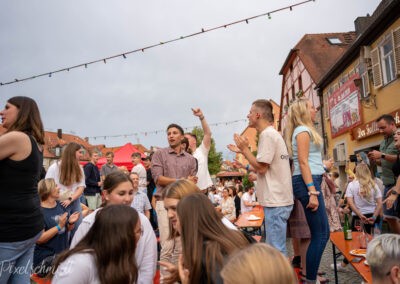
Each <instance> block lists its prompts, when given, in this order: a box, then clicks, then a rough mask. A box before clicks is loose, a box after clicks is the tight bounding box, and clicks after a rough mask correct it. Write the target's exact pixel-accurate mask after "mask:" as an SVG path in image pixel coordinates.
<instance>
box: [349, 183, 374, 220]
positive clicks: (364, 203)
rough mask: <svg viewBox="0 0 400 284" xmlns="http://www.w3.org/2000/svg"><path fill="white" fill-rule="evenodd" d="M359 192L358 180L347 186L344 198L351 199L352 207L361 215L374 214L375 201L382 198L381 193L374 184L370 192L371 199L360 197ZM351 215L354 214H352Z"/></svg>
mask: <svg viewBox="0 0 400 284" xmlns="http://www.w3.org/2000/svg"><path fill="white" fill-rule="evenodd" d="M359 192H360V183H359V181H358V180H354V181H352V182H351V183H349V185H348V186H347V190H346V197H353V199H354V205H355V206H356V207H357V208H358V210H360V212H361V214H370V213H374V211H375V208H376V199H377V198H380V197H382V193H381V191H380V189H379V187H378V185H376V184H375V188H374V189H373V190H371V197H370V198H369V199H368V200H367V199H366V198H363V197H361V195H360V194H359ZM352 215H353V216H355V215H356V214H355V213H354V212H352Z"/></svg>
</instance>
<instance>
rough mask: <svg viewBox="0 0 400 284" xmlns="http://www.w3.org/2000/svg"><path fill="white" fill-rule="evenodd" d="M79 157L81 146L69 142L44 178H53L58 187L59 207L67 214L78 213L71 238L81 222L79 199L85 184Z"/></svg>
mask: <svg viewBox="0 0 400 284" xmlns="http://www.w3.org/2000/svg"><path fill="white" fill-rule="evenodd" d="M81 157H82V147H81V145H79V144H78V143H75V142H71V143H69V144H68V145H67V147H65V149H64V150H63V152H62V154H61V160H60V161H57V162H55V163H53V164H52V165H51V166H50V167H49V169H48V171H47V173H46V178H53V179H54V180H55V182H56V184H57V185H58V186H59V187H60V202H61V205H62V206H64V207H65V208H66V209H67V210H68V213H69V214H73V213H75V212H79V213H80V216H79V219H78V221H76V223H75V226H74V229H73V230H72V231H71V238H72V237H73V236H74V234H75V232H76V230H77V229H78V227H79V225H80V224H81V222H82V214H81V213H82V208H81V202H80V197H81V195H82V193H83V190H84V188H85V186H86V184H85V175H84V173H83V168H82V167H81V166H80V164H79V160H80V158H81Z"/></svg>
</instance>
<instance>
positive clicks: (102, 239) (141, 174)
mask: <svg viewBox="0 0 400 284" xmlns="http://www.w3.org/2000/svg"><path fill="white" fill-rule="evenodd" d="M192 112H193V115H194V116H195V117H197V118H198V119H199V120H200V123H201V126H202V129H203V132H204V136H203V137H202V140H201V141H198V137H196V135H194V134H193V133H184V131H183V129H182V127H180V126H179V125H177V124H170V125H169V126H168V127H167V140H168V145H169V146H168V147H166V148H163V149H159V150H157V151H156V152H154V153H153V154H152V155H150V156H143V155H141V154H140V153H133V154H132V163H133V167H132V170H131V172H129V171H127V169H126V168H120V167H118V166H116V165H115V164H114V163H113V157H114V155H113V153H112V152H108V153H106V155H105V156H106V159H107V163H106V164H104V165H103V166H102V167H101V169H99V168H98V166H97V160H98V158H99V153H97V152H91V153H90V161H89V162H88V163H87V164H85V165H84V166H83V167H82V166H81V165H80V159H81V157H82V148H81V146H80V145H79V144H77V143H69V144H68V145H66V147H65V149H64V150H63V152H62V155H61V159H60V160H59V161H56V162H55V163H53V164H52V165H51V166H50V167H49V169H48V170H47V173H46V174H45V176H43V170H42V164H43V145H44V130H43V124H42V121H41V118H40V112H39V109H38V107H37V105H36V103H35V101H34V100H32V99H31V98H28V97H14V98H11V99H9V100H8V101H7V103H6V106H5V109H4V110H3V111H1V112H0V115H1V117H2V123H3V124H2V125H3V127H4V128H5V129H6V133H5V134H3V135H1V136H0V191H1V192H2V199H1V200H0V229H1V232H2V233H1V235H0V263H1V270H0V284H2V283H29V281H30V280H29V279H30V276H31V274H36V275H37V276H39V277H43V278H49V279H51V281H52V283H153V279H154V276H155V274H156V270H157V267H158V268H159V270H160V282H161V283H179V282H180V283H229V284H235V283H246V282H251V283H282V284H283V283H298V281H299V280H298V279H297V277H296V274H295V272H294V269H293V267H298V268H300V275H301V279H300V280H301V281H302V282H304V283H325V282H327V281H328V280H327V279H326V278H324V277H323V276H322V274H323V273H321V271H319V266H320V262H321V258H322V254H323V252H324V250H325V246H326V244H327V242H328V240H329V235H330V232H333V231H341V230H342V226H341V224H342V222H343V216H344V214H350V215H351V216H352V218H351V219H352V221H351V222H352V225H351V227H352V229H353V230H355V229H356V228H357V229H358V225H357V224H359V223H360V224H362V225H361V226H362V228H363V230H365V232H366V233H368V234H372V233H375V238H374V239H373V240H372V241H371V243H370V244H369V247H368V254H367V259H368V262H369V263H370V266H371V271H372V275H373V278H374V283H399V281H400V263H399V260H400V235H399V234H400V224H399V219H400V215H399V213H400V212H399V211H400V202H399V193H400V178H399V174H400V158H399V151H400V131H397V129H396V127H395V122H394V119H393V117H391V116H390V115H383V116H381V117H380V118H379V119H378V120H377V123H378V127H379V129H380V131H381V133H383V134H384V136H385V139H384V140H383V142H382V144H381V146H380V149H379V151H378V150H374V151H370V152H369V153H368V158H369V162H371V163H373V164H375V165H380V166H381V168H382V174H381V179H382V184H383V185H384V188H382V189H381V188H380V187H379V182H377V181H378V179H377V177H376V176H375V172H374V170H371V169H373V168H372V167H371V165H369V164H368V163H366V162H365V161H360V162H359V163H358V164H357V166H356V167H355V169H354V170H353V171H351V170H350V168H348V169H347V170H348V171H347V172H348V184H346V186H341V185H340V183H338V174H337V172H335V171H333V169H332V168H333V162H332V161H331V160H323V157H322V154H321V150H322V145H323V139H322V137H321V136H320V134H319V133H318V131H317V130H316V129H315V126H314V123H315V116H316V110H315V109H314V107H313V105H312V103H311V102H310V101H308V100H307V99H305V98H299V99H297V100H296V101H294V102H293V103H292V104H291V105H290V107H289V110H288V122H287V126H286V128H285V131H284V134H283V135H281V134H280V133H279V132H278V131H277V130H276V129H275V128H274V114H273V108H272V105H271V103H270V102H269V101H268V100H257V101H255V102H253V103H252V105H251V108H250V111H249V114H248V116H247V118H248V120H249V127H253V128H255V129H256V130H257V133H258V146H257V154H256V155H254V153H252V152H251V151H250V148H249V141H248V139H247V137H243V136H240V135H238V134H234V137H233V140H234V143H233V144H230V145H228V149H229V150H231V151H233V152H236V153H240V154H242V155H243V156H244V157H245V158H246V160H247V161H248V164H246V165H244V164H241V163H239V162H238V161H237V162H236V163H235V166H236V167H239V168H243V169H245V170H246V171H247V172H248V174H249V179H250V180H251V181H252V182H254V184H252V185H250V186H248V187H247V188H243V186H242V185H241V184H240V182H238V183H236V182H233V183H232V182H226V183H225V184H222V183H221V182H220V183H219V184H216V185H214V184H213V181H212V179H211V177H210V173H209V172H208V153H209V151H210V147H211V137H212V133H211V130H210V127H209V125H208V123H207V121H206V119H205V116H204V114H203V112H202V111H201V110H200V109H192ZM382 187H383V186H382ZM254 206H260V207H262V208H263V210H264V216H265V225H264V227H265V243H256V240H255V239H254V238H253V237H252V236H251V235H250V234H248V232H247V231H243V230H240V228H238V227H236V226H235V221H236V220H237V219H238V218H239V216H240V214H241V213H244V212H248V211H251V210H252V209H253V207H254ZM383 219H385V220H386V221H387V224H388V226H389V229H390V231H391V232H392V233H393V234H382V235H381V236H379V237H378V236H376V235H377V234H376V233H377V232H378V230H379V231H382V220H383ZM289 237H290V238H292V245H293V251H294V257H293V259H292V262H290V261H289V258H288V253H287V247H286V240H287V238H289ZM157 260H159V261H158V262H157ZM347 263H348V261H347V260H346V259H344V260H343V261H342V263H341V264H340V265H338V267H340V268H341V269H342V270H343V269H344V267H345V266H346V265H347ZM388 280H390V281H392V282H388ZM375 281H376V282H375ZM396 281H397V282H396Z"/></svg>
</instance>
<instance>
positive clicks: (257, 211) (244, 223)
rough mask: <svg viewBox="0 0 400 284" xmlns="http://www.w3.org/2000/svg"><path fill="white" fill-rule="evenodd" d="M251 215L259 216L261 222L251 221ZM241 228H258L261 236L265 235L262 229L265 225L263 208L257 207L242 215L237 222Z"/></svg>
mask: <svg viewBox="0 0 400 284" xmlns="http://www.w3.org/2000/svg"><path fill="white" fill-rule="evenodd" d="M250 215H254V216H257V217H258V218H260V219H259V220H254V221H250V220H248V218H249V217H250ZM235 224H236V226H238V227H239V228H256V229H257V230H258V231H259V232H260V235H263V233H262V230H261V227H262V225H263V224H264V209H263V208H262V206H255V207H254V208H253V210H251V211H250V212H245V213H242V214H240V216H239V218H238V220H237V221H236V222H235Z"/></svg>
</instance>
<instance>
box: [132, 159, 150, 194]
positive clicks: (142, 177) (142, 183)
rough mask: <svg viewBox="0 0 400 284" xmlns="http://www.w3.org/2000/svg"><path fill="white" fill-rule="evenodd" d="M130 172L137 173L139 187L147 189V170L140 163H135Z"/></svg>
mask: <svg viewBox="0 0 400 284" xmlns="http://www.w3.org/2000/svg"><path fill="white" fill-rule="evenodd" d="M131 173H137V174H138V175H139V189H147V172H146V169H145V167H144V166H143V165H142V164H140V163H139V164H137V165H136V166H134V167H133V168H132V170H131Z"/></svg>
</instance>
